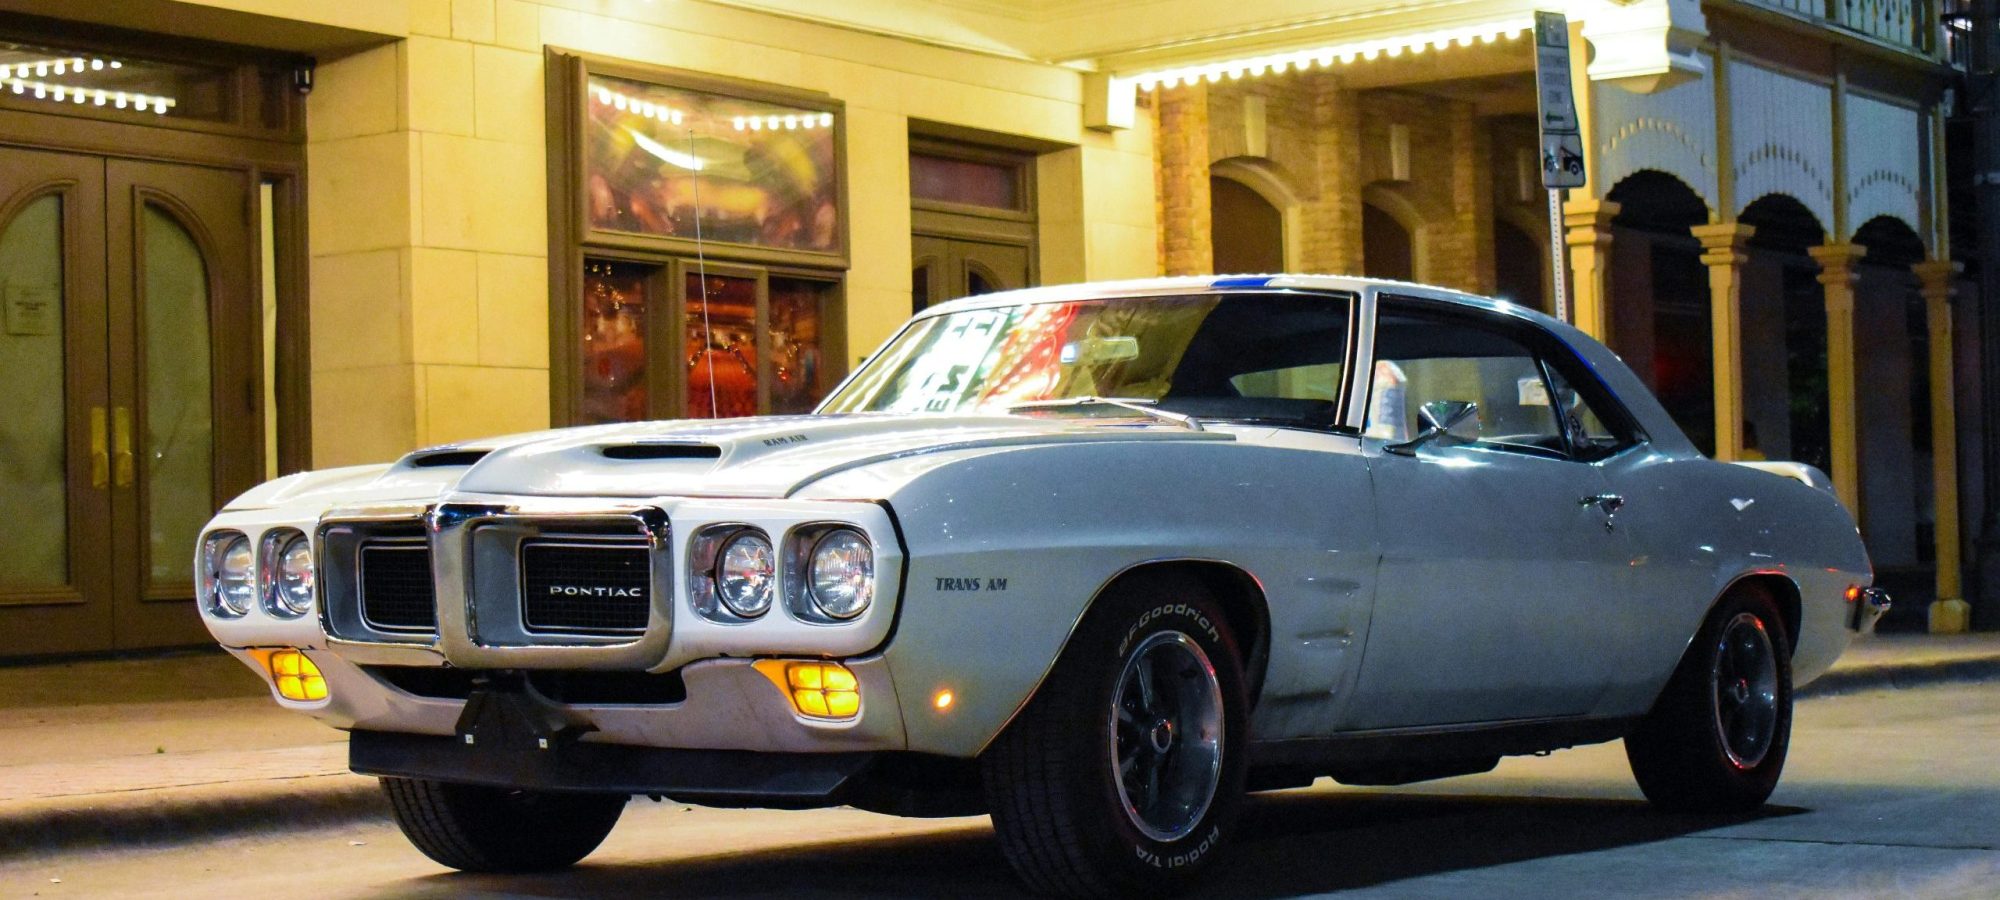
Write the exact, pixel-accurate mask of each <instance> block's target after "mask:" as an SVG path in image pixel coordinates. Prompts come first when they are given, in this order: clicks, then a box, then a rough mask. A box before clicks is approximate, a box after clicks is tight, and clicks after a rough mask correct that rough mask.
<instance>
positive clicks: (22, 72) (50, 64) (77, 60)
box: [0, 56, 125, 80]
mask: <svg viewBox="0 0 2000 900" xmlns="http://www.w3.org/2000/svg"><path fill="white" fill-rule="evenodd" d="M122 68H125V64H124V63H122V62H119V61H118V60H115V59H98V58H96V57H89V58H86V57H82V56H65V57H61V58H54V57H51V58H49V59H33V60H28V61H26V62H12V63H0V78H7V77H9V76H12V77H14V78H19V79H22V80H26V79H29V78H47V77H49V76H51V75H68V74H71V73H75V74H78V75H81V74H83V73H84V72H102V71H104V70H105V69H122Z"/></svg>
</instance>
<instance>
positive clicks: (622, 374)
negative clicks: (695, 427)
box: [549, 51, 847, 424]
mask: <svg viewBox="0 0 2000 900" xmlns="http://www.w3.org/2000/svg"><path fill="white" fill-rule="evenodd" d="M549 84H550V89H549V90H550V112H551V115H550V122H551V123H554V124H553V125H552V127H553V128H555V129H556V131H555V132H554V133H553V134H552V136H551V171H552V173H554V172H556V171H557V170H558V168H559V169H560V170H561V174H562V177H552V178H551V187H550V192H551V197H550V210H551V225H552V228H551V244H552V247H551V250H552V257H553V258H555V259H557V263H556V281H557V283H558V287H557V290H556V292H555V299H554V302H553V303H552V304H551V319H550V325H551V327H550V342H551V362H552V367H551V368H552V371H551V378H550V384H551V394H552V396H551V412H552V417H553V418H554V419H555V420H556V421H557V422H558V423H566V424H590V423H601V422H619V421H634V420H641V419H665V418H711V417H715V418H723V417H733V416H750V415H761V414H785V413H804V412H810V411H811V410H812V409H813V407H814V406H816V405H817V404H818V402H819V400H820V398H821V397H822V396H823V395H824V394H825V393H826V391H827V390H829V389H830V388H831V387H832V386H833V385H834V384H835V383H836V382H837V381H838V380H839V378H840V376H841V375H842V374H844V372H845V365H844V360H845V357H846V350H845V347H844V342H843V340H842V336H843V332H844V331H845V323H844V321H843V320H844V309H843V302H842V301H843V286H844V281H845V274H846V268H847V257H846V215H845V196H844V194H845V182H844V177H843V176H844V172H843V165H842V164H843V161H842V155H841V154H842V149H841V148H842V145H843V140H842V135H843V130H842V126H843V119H844V116H843V108H842V106H841V104H840V103H839V101H836V100H833V99H832V98H830V97H827V96H825V95H822V94H812V93H807V92H802V91H794V90H790V89H786V88H782V87H776V86H771V85H762V84H754V83H748V82H740V81H733V80H724V79H718V78H714V77H710V76H705V75H699V74H694V73H687V72H679V71H673V70H666V69H658V68H650V67H643V66H638V65H635V64H629V63H619V62H613V61H609V60H600V59H594V58H589V57H582V56H576V55H571V54H565V53H559V52H555V51H550V53H549Z"/></svg>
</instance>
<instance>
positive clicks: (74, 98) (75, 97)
mask: <svg viewBox="0 0 2000 900" xmlns="http://www.w3.org/2000/svg"><path fill="white" fill-rule="evenodd" d="M69 99H70V102H72V103H82V102H83V101H84V100H85V99H88V98H86V97H84V96H83V88H77V89H76V90H75V91H73V92H72V93H71V94H70V97H69Z"/></svg>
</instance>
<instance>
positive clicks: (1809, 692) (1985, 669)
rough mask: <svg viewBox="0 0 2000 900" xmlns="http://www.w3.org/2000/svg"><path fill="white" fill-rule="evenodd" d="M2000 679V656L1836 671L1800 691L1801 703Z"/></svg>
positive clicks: (1815, 680) (1893, 664) (1798, 693)
mask: <svg viewBox="0 0 2000 900" xmlns="http://www.w3.org/2000/svg"><path fill="white" fill-rule="evenodd" d="M1995 678H2000V654H1993V655H1988V656H1970V657H1960V658H1957V659H1940V660H1935V661H1931V662H1909V663H1889V664H1885V665H1872V666H1855V667H1853V668H1850V669H1840V668H1835V669H1834V670H1832V671H1830V672H1828V673H1826V674H1825V675H1821V676H1820V677H1819V678H1817V679H1814V680H1813V683H1811V684H1808V685H1806V686H1805V687H1802V688H1799V690H1798V691H1797V693H1796V696H1798V697H1799V698H1801V699H1804V698H1808V697H1832V696H1838V695H1841V694H1853V693H1858V692H1861V691H1873V690H1899V689H1903V688H1915V687H1926V686H1929V685H1934V684H1949V683H1953V682H1972V681H1987V680H1990V679H1995Z"/></svg>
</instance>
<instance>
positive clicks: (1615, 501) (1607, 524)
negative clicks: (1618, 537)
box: [1577, 494, 1625, 531]
mask: <svg viewBox="0 0 2000 900" xmlns="http://www.w3.org/2000/svg"><path fill="white" fill-rule="evenodd" d="M1577 505H1578V506H1582V507H1586V508H1587V507H1592V506H1595V507H1597V509H1598V511H1600V512H1602V513H1604V530H1605V531H1610V530H1611V519H1612V517H1614V516H1616V515H1618V511H1619V510H1621V509H1624V508H1625V498H1624V497H1620V496H1618V495H1617V494H1594V495H1592V496H1589V497H1585V498H1583V499H1581V500H1578V501H1577Z"/></svg>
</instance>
